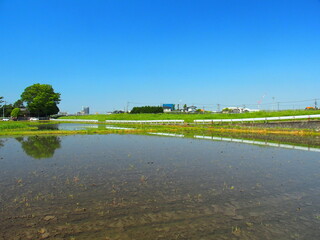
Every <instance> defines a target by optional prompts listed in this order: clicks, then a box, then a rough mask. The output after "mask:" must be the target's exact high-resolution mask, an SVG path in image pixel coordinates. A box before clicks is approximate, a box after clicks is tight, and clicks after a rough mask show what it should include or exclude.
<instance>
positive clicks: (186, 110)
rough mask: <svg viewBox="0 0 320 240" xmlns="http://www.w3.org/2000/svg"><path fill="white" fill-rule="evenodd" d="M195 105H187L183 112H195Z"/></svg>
mask: <svg viewBox="0 0 320 240" xmlns="http://www.w3.org/2000/svg"><path fill="white" fill-rule="evenodd" d="M196 111H197V107H196V106H189V107H187V108H186V109H185V112H196Z"/></svg>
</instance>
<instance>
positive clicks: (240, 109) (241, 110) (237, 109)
mask: <svg viewBox="0 0 320 240" xmlns="http://www.w3.org/2000/svg"><path fill="white" fill-rule="evenodd" d="M259 111H260V110H258V109H249V108H243V107H228V108H224V109H222V112H224V113H245V112H259Z"/></svg>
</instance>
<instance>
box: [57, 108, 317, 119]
mask: <svg viewBox="0 0 320 240" xmlns="http://www.w3.org/2000/svg"><path fill="white" fill-rule="evenodd" d="M311 114H320V110H316V111H306V110H286V111H277V112H266V111H260V112H252V113H238V114H236V113H233V114H224V113H210V114H201V113H199V114H193V113H192V114H188V113H185V114H172V113H157V114H127V113H123V114H111V115H104V114H97V115H84V116H66V117H61V118H59V119H94V120H99V121H105V120H173V119H174V120H184V121H185V122H193V120H196V119H234V118H259V117H280V116H295V115H311Z"/></svg>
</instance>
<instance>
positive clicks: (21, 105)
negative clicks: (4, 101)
mask: <svg viewBox="0 0 320 240" xmlns="http://www.w3.org/2000/svg"><path fill="white" fill-rule="evenodd" d="M13 107H14V108H24V105H23V101H22V100H21V99H19V100H17V101H16V102H15V103H14V104H13Z"/></svg>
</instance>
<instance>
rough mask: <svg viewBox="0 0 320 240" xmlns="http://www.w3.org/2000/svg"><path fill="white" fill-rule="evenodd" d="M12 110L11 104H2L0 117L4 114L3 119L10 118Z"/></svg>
mask: <svg viewBox="0 0 320 240" xmlns="http://www.w3.org/2000/svg"><path fill="white" fill-rule="evenodd" d="M12 109H13V107H12V104H4V105H2V106H1V107H0V113H1V116H2V114H3V113H4V116H5V117H10V114H11V111H12Z"/></svg>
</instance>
